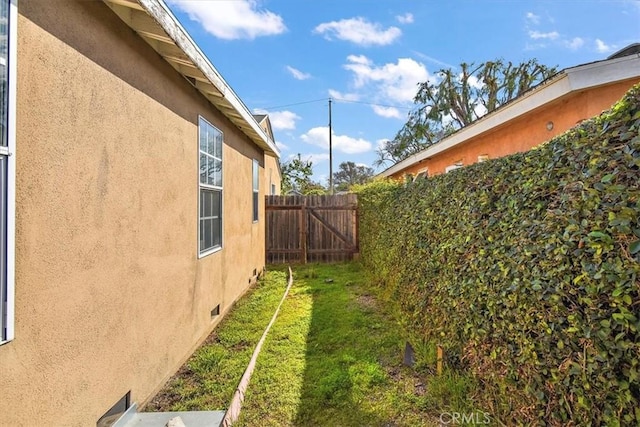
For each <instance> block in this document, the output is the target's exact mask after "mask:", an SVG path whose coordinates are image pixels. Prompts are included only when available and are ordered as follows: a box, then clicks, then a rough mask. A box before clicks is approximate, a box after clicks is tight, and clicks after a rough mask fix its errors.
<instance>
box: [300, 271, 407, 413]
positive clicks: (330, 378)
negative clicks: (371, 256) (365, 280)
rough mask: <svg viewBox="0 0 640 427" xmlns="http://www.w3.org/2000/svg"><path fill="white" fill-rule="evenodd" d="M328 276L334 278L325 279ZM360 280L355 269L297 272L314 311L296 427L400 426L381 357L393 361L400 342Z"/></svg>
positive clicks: (308, 337) (307, 344)
mask: <svg viewBox="0 0 640 427" xmlns="http://www.w3.org/2000/svg"><path fill="white" fill-rule="evenodd" d="M325 271H330V272H331V277H323V272H325ZM310 272H311V273H310ZM359 275H360V272H359V269H358V268H356V267H355V266H353V265H350V264H335V265H332V266H331V269H324V268H318V270H317V272H316V270H314V269H313V267H300V268H299V269H298V271H297V276H296V278H295V279H294V280H295V281H298V282H301V281H304V282H306V285H307V286H308V291H309V292H310V293H311V294H312V297H313V308H312V315H311V324H310V327H309V332H308V336H307V343H306V354H305V363H306V364H305V370H304V379H303V383H302V390H301V396H300V403H299V405H298V408H297V414H296V417H295V425H296V426H318V425H331V426H394V425H396V423H395V422H394V421H393V420H392V419H389V418H393V417H390V416H389V409H390V408H388V407H386V405H387V404H388V396H386V397H385V396H384V393H385V384H388V382H389V381H390V379H389V376H388V375H387V373H386V372H385V368H384V364H383V363H381V362H383V360H381V358H382V359H384V358H388V357H389V355H388V354H387V355H385V352H387V353H389V349H390V352H391V353H394V351H395V350H394V349H397V348H398V347H399V345H398V343H397V339H398V338H397V337H396V336H395V334H392V333H389V331H388V330H384V329H385V328H382V325H381V323H380V319H379V318H377V316H376V314H377V313H376V310H377V309H376V305H375V300H373V298H371V297H370V296H368V295H366V293H362V291H361V289H360V286H359V285H358V284H357V281H358V280H360V277H359ZM383 330H384V331H383ZM396 356H397V358H398V359H400V353H398V354H397V355H396Z"/></svg>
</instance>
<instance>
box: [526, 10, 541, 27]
mask: <svg viewBox="0 0 640 427" xmlns="http://www.w3.org/2000/svg"><path fill="white" fill-rule="evenodd" d="M526 16H527V21H529V22H531V23H532V24H536V25H537V24H539V23H540V15H536V14H535V13H533V12H527V15H526Z"/></svg>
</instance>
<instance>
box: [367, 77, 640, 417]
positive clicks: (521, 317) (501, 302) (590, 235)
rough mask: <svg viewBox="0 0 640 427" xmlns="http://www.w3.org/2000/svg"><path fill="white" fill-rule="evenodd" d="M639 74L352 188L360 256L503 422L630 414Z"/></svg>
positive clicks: (638, 387) (637, 389) (406, 319)
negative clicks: (462, 163) (589, 98)
mask: <svg viewBox="0 0 640 427" xmlns="http://www.w3.org/2000/svg"><path fill="white" fill-rule="evenodd" d="M639 178H640V85H637V86H635V87H634V88H632V89H631V90H630V91H629V92H628V93H627V95H626V96H625V97H624V98H623V99H622V100H621V101H620V102H618V103H617V104H616V105H614V107H612V109H611V110H609V111H606V112H604V113H603V114H602V115H600V116H598V117H596V118H594V119H591V120H588V121H585V122H583V123H582V124H580V125H579V126H577V127H575V128H574V129H572V130H570V131H568V132H567V133H565V134H563V135H561V136H559V137H557V138H555V139H553V140H551V141H549V142H548V143H546V144H543V145H542V146H540V147H537V148H536V149H533V150H531V151H529V152H527V153H521V154H516V155H512V156H508V157H505V158H500V159H496V160H493V161H489V162H484V163H480V164H475V165H472V166H468V167H465V168H462V169H458V170H456V171H454V172H451V173H449V174H446V175H439V176H436V177H433V178H429V179H424V180H417V181H416V182H413V183H407V184H401V183H381V182H377V183H374V184H372V185H370V186H365V187H362V188H360V189H359V190H358V192H359V204H360V249H361V254H362V260H363V262H364V263H365V265H366V266H367V267H368V268H369V270H370V271H371V273H372V275H373V277H375V278H377V279H378V280H379V282H380V284H381V286H382V287H383V290H384V295H386V297H387V298H388V299H389V301H390V302H392V303H393V305H394V306H395V307H396V309H397V310H398V311H399V313H400V314H401V316H400V317H401V319H402V323H403V326H404V327H405V328H406V330H407V331H408V333H409V334H410V335H411V336H412V337H413V339H414V340H416V341H421V342H426V343H430V344H436V343H437V344H440V345H442V346H443V347H444V348H445V349H446V353H447V355H448V356H449V359H450V360H449V362H450V364H453V365H454V366H456V367H458V368H460V369H464V370H468V371H469V372H470V373H472V374H473V376H474V377H475V378H476V379H477V380H478V381H479V382H480V383H481V384H482V387H483V393H482V396H483V397H482V399H484V401H483V404H484V405H485V406H486V407H487V410H490V411H492V413H493V416H494V417H497V418H499V419H501V420H503V422H505V423H506V424H509V425H511V424H532V423H535V422H539V423H541V424H543V420H544V421H546V423H547V424H550V425H566V424H571V423H573V424H580V425H585V424H588V423H591V424H592V425H602V424H606V425H616V424H621V425H631V424H637V423H640V410H639V409H638V408H639V407H640V380H639V377H640V374H639V373H640V367H639V364H640V334H639V332H638V328H639V327H640V322H639V319H638V313H639V307H640V281H639V273H640V225H639V219H638V217H639V212H640V183H639Z"/></svg>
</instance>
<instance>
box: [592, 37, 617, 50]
mask: <svg viewBox="0 0 640 427" xmlns="http://www.w3.org/2000/svg"><path fill="white" fill-rule="evenodd" d="M615 48H616V47H615V46H613V45H608V44H606V43H605V42H603V41H602V40H600V39H596V50H597V51H598V53H609V52H611V51H613V50H614V49H615Z"/></svg>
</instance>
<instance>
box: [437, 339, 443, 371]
mask: <svg viewBox="0 0 640 427" xmlns="http://www.w3.org/2000/svg"><path fill="white" fill-rule="evenodd" d="M442 358H443V351H442V347H441V346H438V349H437V359H436V372H437V373H438V375H442Z"/></svg>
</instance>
